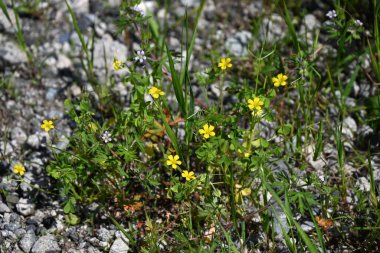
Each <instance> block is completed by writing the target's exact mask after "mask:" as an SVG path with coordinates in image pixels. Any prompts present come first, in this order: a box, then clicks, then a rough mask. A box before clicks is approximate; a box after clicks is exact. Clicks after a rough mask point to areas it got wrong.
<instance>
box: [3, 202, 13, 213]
mask: <svg viewBox="0 0 380 253" xmlns="http://www.w3.org/2000/svg"><path fill="white" fill-rule="evenodd" d="M10 212H11V209H9V207H8V206H7V205H6V204H5V203H3V202H0V213H10Z"/></svg>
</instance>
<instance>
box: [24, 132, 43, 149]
mask: <svg viewBox="0 0 380 253" xmlns="http://www.w3.org/2000/svg"><path fill="white" fill-rule="evenodd" d="M26 143H27V144H28V145H29V146H31V147H32V148H36V149H37V148H39V147H40V145H41V140H40V138H39V136H38V134H32V135H29V137H28V140H27V142H26Z"/></svg>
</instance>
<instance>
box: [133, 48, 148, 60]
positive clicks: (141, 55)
mask: <svg viewBox="0 0 380 253" xmlns="http://www.w3.org/2000/svg"><path fill="white" fill-rule="evenodd" d="M136 54H137V56H136V57H135V61H139V62H140V63H143V62H144V61H145V60H146V56H145V52H144V50H138V51H137V52H136Z"/></svg>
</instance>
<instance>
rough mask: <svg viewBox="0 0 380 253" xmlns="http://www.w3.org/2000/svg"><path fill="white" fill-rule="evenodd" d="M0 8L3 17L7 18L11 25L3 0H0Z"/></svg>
mask: <svg viewBox="0 0 380 253" xmlns="http://www.w3.org/2000/svg"><path fill="white" fill-rule="evenodd" d="M0 8H1V10H2V11H3V13H4V15H5V16H6V17H7V19H8V21H9V23H11V24H12V20H11V18H10V16H9V13H8V10H7V6H5V3H4V2H3V0H0Z"/></svg>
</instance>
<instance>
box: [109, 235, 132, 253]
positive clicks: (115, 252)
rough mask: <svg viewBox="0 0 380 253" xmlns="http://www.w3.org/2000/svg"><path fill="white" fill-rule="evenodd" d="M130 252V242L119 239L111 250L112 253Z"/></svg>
mask: <svg viewBox="0 0 380 253" xmlns="http://www.w3.org/2000/svg"><path fill="white" fill-rule="evenodd" d="M128 251H129V246H128V241H124V240H123V239H121V238H117V239H116V240H115V241H114V242H113V244H112V246H111V249H110V253H127V252H128Z"/></svg>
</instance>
